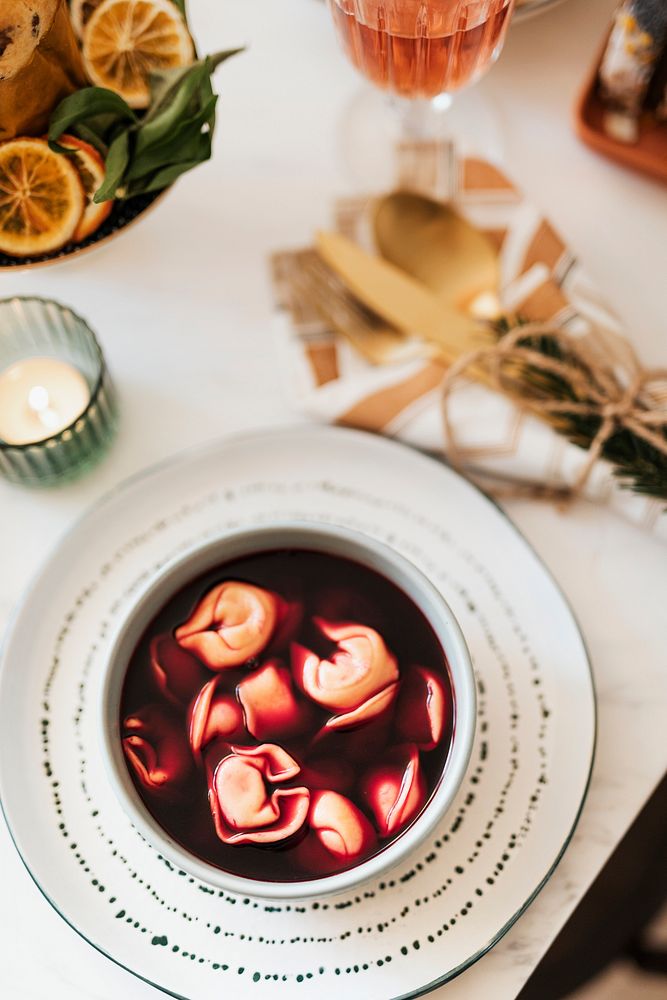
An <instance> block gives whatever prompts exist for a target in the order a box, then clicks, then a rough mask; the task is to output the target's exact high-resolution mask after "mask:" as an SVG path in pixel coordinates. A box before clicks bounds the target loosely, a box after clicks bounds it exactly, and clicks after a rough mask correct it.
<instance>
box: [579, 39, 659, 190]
mask: <svg viewBox="0 0 667 1000" xmlns="http://www.w3.org/2000/svg"><path fill="white" fill-rule="evenodd" d="M607 38H608V36H607ZM607 38H606V39H605V44H604V46H603V48H602V51H601V53H600V55H599V57H598V59H597V60H596V61H595V64H594V67H593V70H592V72H591V74H590V77H589V78H588V79H587V81H586V84H585V86H584V88H583V90H582V91H581V94H580V96H579V100H578V102H577V106H576V113H575V127H576V130H577V134H578V135H579V137H580V138H581V139H582V140H583V141H584V142H585V143H586V145H588V146H590V147H591V149H594V150H595V151H596V152H598V153H601V154H602V155H603V156H607V157H609V159H611V160H616V161H617V163H622V164H623V166H626V167H630V168H632V169H633V170H639V171H641V173H644V174H648V175H649V176H651V177H654V178H657V180H660V181H662V182H663V183H665V184H667V122H658V121H656V120H655V118H654V117H653V116H652V115H650V114H648V113H647V114H645V115H643V116H642V118H641V120H640V124H639V140H638V142H636V143H633V144H629V143H624V142H618V141H617V140H616V139H612V137H611V136H610V135H607V133H606V131H605V128H604V115H605V113H606V111H607V108H606V106H605V105H604V104H603V102H602V101H601V99H600V95H599V93H598V73H599V70H600V64H601V62H602V57H603V55H604V52H605V50H606V46H607Z"/></svg>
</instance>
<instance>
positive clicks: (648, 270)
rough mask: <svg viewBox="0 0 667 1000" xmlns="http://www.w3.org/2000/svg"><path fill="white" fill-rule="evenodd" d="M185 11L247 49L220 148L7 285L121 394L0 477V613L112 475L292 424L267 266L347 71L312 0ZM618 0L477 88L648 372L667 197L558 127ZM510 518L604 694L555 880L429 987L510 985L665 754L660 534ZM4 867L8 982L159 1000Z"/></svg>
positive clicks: (563, 18)
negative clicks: (558, 593) (87, 247)
mask: <svg viewBox="0 0 667 1000" xmlns="http://www.w3.org/2000/svg"><path fill="white" fill-rule="evenodd" d="M190 7H191V18H192V21H193V25H194V31H195V34H196V36H197V37H198V38H199V40H200V43H201V45H202V47H204V48H207V49H213V48H216V47H220V48H221V47H226V46H227V45H229V44H233V43H237V42H239V41H241V42H248V43H249V44H250V49H249V51H248V53H247V54H246V55H245V56H244V57H243V58H240V59H238V60H236V61H234V62H233V63H230V64H229V65H228V66H226V67H224V68H223V70H221V71H220V73H219V81H218V82H219V87H220V90H221V92H222V97H221V102H220V118H219V131H218V135H217V152H216V157H215V160H214V161H213V162H212V163H210V164H207V165H206V166H204V167H202V168H200V169H199V170H197V171H196V172H195V173H193V174H192V175H190V176H188V177H186V178H185V179H184V180H183V181H182V182H181V183H179V185H178V186H177V188H176V190H175V191H174V192H173V193H172V194H171V195H170V196H169V197H168V198H167V199H166V200H165V201H164V203H163V205H162V206H161V207H160V210H159V211H156V212H155V213H153V214H152V215H150V216H149V217H148V218H147V219H146V220H145V221H144V222H142V224H141V225H139V226H138V227H137V228H136V229H134V230H133V232H132V233H131V234H130V235H128V236H127V238H124V239H120V240H117V241H116V242H114V243H112V244H111V245H110V246H109V247H107V248H106V249H103V250H100V251H99V252H96V253H94V254H92V255H90V256H86V257H83V258H81V259H80V260H77V261H72V262H70V263H68V264H65V265H62V266H59V267H56V268H49V269H46V270H36V271H30V272H26V273H21V274H3V275H2V276H0V296H3V297H4V296H8V295H13V294H30V293H32V294H39V295H43V296H51V297H54V298H57V299H59V300H61V301H64V302H67V303H70V304H72V305H73V306H75V308H76V309H77V310H78V311H80V312H81V313H82V314H83V315H85V316H87V317H88V318H89V319H90V321H91V323H92V324H93V326H94V327H95V328H96V329H97V331H98V333H99V335H100V338H101V340H102V343H103V345H104V348H105V351H106V354H107V358H108V361H109V364H110V367H111V369H112V371H113V373H114V375H115V378H116V381H117V384H118V386H119V389H120V394H121V399H122V408H123V422H122V427H121V430H120V434H119V437H118V441H117V443H116V444H115V446H114V449H113V451H112V452H111V454H110V455H109V456H108V458H107V459H106V460H105V462H104V463H103V464H102V465H100V466H99V467H98V468H97V469H96V470H95V471H94V472H93V473H92V474H90V475H89V476H88V477H87V478H85V479H84V480H82V481H80V482H79V483H77V484H74V485H71V486H68V487H65V488H62V489H59V490H51V491H48V492H25V491H22V490H19V489H17V488H14V487H11V486H9V485H7V484H6V483H0V552H1V553H2V555H1V557H0V626H2V624H4V621H6V618H7V615H8V614H9V612H10V609H11V607H12V605H13V604H14V603H15V602H16V601H17V600H18V599H19V596H20V594H21V592H22V590H23V588H24V587H25V585H26V584H27V583H28V581H29V579H30V578H31V577H32V575H33V574H34V573H35V572H37V570H38V568H39V565H40V562H41V560H42V559H43V557H44V555H45V553H46V552H47V551H48V550H49V549H50V548H51V547H52V546H53V545H54V543H55V541H56V540H57V539H58V537H59V536H60V535H62V533H63V532H66V531H67V529H68V527H69V526H70V525H71V524H72V523H73V521H74V520H75V519H76V518H77V517H78V516H79V515H80V514H81V512H82V511H83V510H84V509H85V508H86V507H87V505H88V504H90V503H91V502H92V501H94V500H96V499H97V498H98V497H99V496H100V495H102V494H103V493H104V492H105V491H106V490H108V489H110V488H111V487H113V486H115V485H116V484H117V483H118V482H119V481H121V480H122V479H124V478H125V477H126V476H128V475H131V474H132V473H134V472H137V471H138V470H140V469H142V468H143V467H145V466H146V465H148V464H150V463H153V462H155V461H157V460H159V459H161V458H163V457H164V456H167V455H170V454H172V453H174V452H176V451H178V450H180V449H183V448H187V447H189V446H191V445H196V444H198V443H200V442H203V441H208V440H211V439H213V438H215V437H218V436H220V435H223V434H225V433H227V432H232V431H238V430H242V429H244V430H245V429H249V428H253V427H265V426H268V425H279V424H280V423H287V422H290V423H291V422H294V420H295V419H296V415H295V413H294V410H293V405H292V403H291V400H290V399H289V398H286V397H285V394H284V390H283V387H282V385H281V382H280V380H279V378H278V377H277V375H276V354H275V345H274V343H273V336H272V333H273V330H272V316H271V298H270V290H269V284H268V280H267V269H266V257H267V254H268V253H269V251H270V250H272V249H274V248H277V247H282V246H289V245H295V246H298V245H301V244H304V243H305V242H307V241H308V240H309V238H310V236H311V234H312V232H313V229H314V228H315V226H317V225H318V224H322V223H325V222H326V221H327V218H328V215H327V211H328V205H329V204H330V202H331V200H332V198H333V196H334V195H336V194H339V193H345V192H346V191H349V185H348V181H347V180H346V175H345V169H344V165H343V163H342V161H341V156H340V152H339V150H340V144H339V136H338V128H339V124H340V121H341V117H342V115H343V113H344V110H345V107H346V103H347V102H349V101H351V100H352V99H353V98H354V95H355V94H356V93H357V91H358V87H359V83H358V81H357V79H356V77H355V76H354V74H353V72H352V70H351V69H350V68H349V67H348V66H347V65H346V63H345V61H344V60H343V58H342V57H341V55H340V53H339V52H338V50H337V47H336V44H335V40H334V38H333V34H332V31H331V26H330V24H329V22H328V17H327V13H326V11H325V9H324V7H323V5H321V4H318V3H315V2H314V0H280V3H278V2H277V0H191V2H190ZM613 7H614V0H569V2H568V3H565V4H563V5H562V6H559V7H557V8H554V9H553V10H552V11H550V12H548V13H546V14H545V15H544V16H542V17H539V18H535V19H534V20H531V21H529V22H527V23H525V24H521V25H517V26H515V27H514V28H513V30H512V33H511V38H510V39H509V42H508V45H507V49H506V52H505V55H504V56H503V58H502V59H501V61H500V63H499V64H498V65H497V67H496V68H495V69H494V70H493V71H492V73H491V74H490V75H489V77H488V78H487V79H486V80H485V81H483V83H482V84H481V85H480V88H481V92H482V94H483V95H485V96H487V97H488V99H489V100H490V101H492V102H493V103H494V104H495V106H496V111H497V113H498V115H499V120H500V123H501V127H502V129H503V132H504V140H505V165H506V169H507V170H508V171H509V172H511V173H512V174H513V175H514V176H515V178H516V179H517V180H518V182H519V183H520V184H522V185H523V186H524V188H525V189H526V190H527V191H528V193H529V195H530V197H531V198H532V199H533V200H534V201H535V202H536V203H537V204H538V205H539V206H541V207H542V208H543V209H544V210H546V211H547V212H548V214H549V215H550V216H551V217H552V219H553V220H554V221H555V222H556V224H557V226H558V227H559V228H560V229H561V231H562V232H563V233H564V235H565V237H566V239H567V240H568V242H569V243H570V245H571V246H572V247H574V248H576V249H577V250H578V252H579V253H580V254H581V255H582V257H583V258H584V260H585V261H586V262H587V265H588V269H589V270H590V271H591V273H592V275H593V277H594V278H595V279H596V281H597V283H598V285H599V286H600V287H601V288H602V289H603V290H604V291H605V293H606V294H607V296H608V298H609V300H610V302H611V304H612V305H613V306H614V307H615V309H616V310H617V311H618V313H619V314H620V315H621V317H622V319H623V321H624V322H625V324H626V326H627V328H628V330H629V332H630V334H631V336H632V339H633V341H634V342H635V344H636V345H637V347H638V349H639V351H640V353H641V355H642V357H643V358H644V359H645V361H646V362H647V363H649V364H656V365H657V364H660V363H661V364H663V365H664V363H665V354H666V351H667V341H666V340H665V322H664V304H665V303H664V294H665V292H664V270H663V269H664V247H665V243H666V241H667V198H666V196H665V191H664V189H661V188H659V187H658V186H656V185H654V184H652V183H650V182H648V181H645V180H642V179H641V178H639V177H637V176H634V175H632V174H630V173H626V172H624V171H622V170H621V169H619V168H617V167H615V166H613V165H612V164H609V163H607V162H605V161H603V160H600V159H598V158H597V157H596V156H595V155H594V154H592V153H590V152H588V151H587V150H586V149H585V148H584V147H582V146H581V145H580V144H579V142H578V141H577V139H576V138H575V137H574V135H573V132H572V129H571V118H572V106H573V100H574V97H575V94H576V91H577V88H578V87H579V85H580V83H581V80H582V79H583V77H584V76H585V74H586V73H587V72H588V67H589V63H590V60H591V58H592V54H593V52H594V51H595V49H596V47H597V45H598V44H599V38H600V37H601V35H602V32H603V31H604V29H605V24H606V20H607V18H608V16H609V13H610V11H611V9H612V8H613ZM507 509H508V512H509V514H510V516H511V517H512V518H513V519H514V520H515V521H516V523H517V524H518V525H519V527H520V528H521V530H522V531H523V532H524V533H525V534H526V535H527V536H528V538H529V540H530V541H531V542H532V544H533V545H534V546H535V548H536V549H537V551H538V552H539V554H540V556H541V557H542V558H543V559H544V561H545V562H546V564H547V565H548V566H549V568H550V569H551V570H552V572H553V573H554V575H555V577H556V578H557V580H558V581H559V583H560V585H561V586H562V588H563V590H564V591H565V593H566V595H567V597H568V598H569V600H570V601H571V603H572V605H573V607H574V608H575V610H576V613H577V616H578V618H579V620H580V623H581V627H582V630H583V633H584V635H585V638H586V641H587V643H588V645H589V648H590V651H591V656H592V661H593V668H594V672H595V680H596V684H597V688H598V692H599V703H600V735H599V750H598V756H597V762H596V766H595V772H594V779H593V783H592V787H591V791H590V795H589V798H588V802H587V804H586V807H585V810H584V814H583V817H582V820H581V823H580V826H579V829H578V832H577V834H576V836H575V838H574V841H573V843H572V844H571V846H570V848H569V849H568V851H567V853H566V855H565V858H564V860H563V862H562V863H561V865H560V867H559V869H558V871H557V873H556V874H555V876H554V877H553V878H552V879H551V881H550V883H549V884H548V886H547V887H546V889H545V890H544V891H543V892H542V894H541V895H540V896H539V898H538V900H537V901H536V902H535V903H534V904H533V906H532V907H531V908H530V909H529V911H528V912H527V913H526V914H525V915H524V916H523V918H522V919H521V920H520V921H519V922H518V924H517V925H516V926H515V927H514V929H513V930H512V931H511V932H510V933H509V934H508V935H507V937H506V938H505V939H504V940H503V941H502V942H501V944H499V945H498V946H497V947H496V948H495V949H494V950H493V951H492V952H491V953H490V954H489V955H488V956H487V957H485V958H484V959H483V960H482V961H481V962H479V963H478V964H477V966H475V967H474V968H473V969H471V970H469V971H468V972H467V973H465V974H464V975H463V976H461V977H460V978H459V979H458V980H456V981H455V982H454V983H452V984H450V985H449V986H447V987H445V988H444V989H442V990H441V991H440V992H438V993H437V994H434V995H437V996H442V997H445V996H446V997H447V1000H463V998H466V1000H468V998H470V1000H472V998H479V997H483V996H486V997H489V996H493V998H494V1000H505V998H510V997H514V996H516V994H517V993H518V992H519V990H520V988H521V986H522V985H523V983H524V982H525V981H526V979H527V978H528V976H529V975H530V973H531V971H532V970H533V969H534V968H535V966H536V965H537V963H538V962H539V959H540V957H541V956H542V955H543V954H544V952H545V951H546V950H547V948H548V946H549V944H550V942H551V941H552V940H553V938H554V937H555V935H556V934H557V933H558V931H559V930H560V928H561V927H562V926H563V924H564V923H565V921H566V920H567V917H568V915H569V914H570V913H571V912H572V910H573V908H574V907H575V906H576V904H577V902H578V901H579V900H580V899H581V898H582V896H583V895H584V894H585V893H586V890H587V888H588V887H589V886H590V884H591V882H592V881H593V879H594V878H595V876H596V874H597V873H598V872H599V870H600V868H601V867H602V865H603V864H604V863H605V861H606V860H607V858H608V857H609V855H610V853H611V852H612V850H613V848H614V847H615V845H616V844H617V843H618V841H619V840H620V838H621V837H622V835H623V833H624V832H625V830H626V829H627V827H628V825H629V824H630V823H631V822H632V820H633V819H634V818H635V816H636V815H637V813H638V812H639V811H640V809H641V808H642V805H643V803H644V802H645V801H646V799H647V797H648V796H649V795H650V793H651V792H652V790H653V789H654V787H655V785H656V783H657V781H658V780H659V779H660V778H661V776H662V775H663V773H664V771H665V767H666V766H667V742H666V741H665V736H664V733H665V717H666V715H665V713H666V710H667V671H666V670H665V665H666V664H665V649H667V617H666V616H665V611H664V608H665V598H666V597H667V558H666V556H667V550H666V549H665V547H664V545H663V544H661V543H659V542H656V541H655V539H653V538H651V537H650V536H648V535H645V534H643V533H642V532H641V531H640V530H639V529H636V528H634V527H633V526H631V525H629V524H626V523H624V522H623V521H620V520H618V519H617V518H616V517H615V516H614V515H612V514H610V513H609V512H607V511H604V510H600V509H594V508H593V507H591V506H589V505H586V504H580V505H577V506H576V508H575V509H573V510H571V511H570V512H569V513H567V514H566V515H563V514H560V513H558V512H557V511H555V510H554V509H553V508H551V507H549V506H540V505H539V504H534V503H528V502H518V501H515V502H511V503H509V504H508V505H507ZM573 739H576V733H573ZM0 740H1V734H0ZM1 751H2V753H9V754H11V752H12V748H11V746H6V745H4V744H2V746H1ZM16 766H17V767H20V761H17V762H16ZM0 868H1V870H2V874H3V877H2V892H1V893H0V970H1V971H0V992H1V993H2V995H3V996H5V997H11V998H12V1000H33V998H34V1000H37V998H39V1000H42V998H44V997H45V996H49V998H50V1000H116V998H117V997H118V996H121V995H122V996H123V997H125V998H126V1000H139V998H149V997H155V996H157V993H156V991H155V990H153V989H152V988H151V987H149V986H147V985H145V984H144V983H142V982H140V981H139V980H137V979H134V978H133V977H132V976H131V975H129V974H128V973H126V972H124V971H123V970H121V969H119V968H117V967H115V966H114V965H113V964H111V963H110V962H108V961H107V960H106V959H104V958H103V957H102V956H100V955H99V954H97V953H96V952H95V951H93V949H92V948H90V947H89V946H88V945H87V944H86V943H85V942H84V941H83V940H81V939H80V938H79V937H77V935H76V934H75V933H73V932H72V931H71V930H70V929H69V927H67V926H66V925H65V924H64V922H62V921H61V920H60V918H59V917H58V916H57V915H56V914H55V912H54V911H53V910H52V909H51V908H50V907H49V906H48V904H47V903H46V902H45V901H44V900H43V899H42V897H41V896H40V894H39V892H38V890H37V889H36V887H35V886H34V885H33V883H32V881H31V880H30V878H29V877H28V875H27V873H26V872H25V870H24V868H23V866H22V865H21V862H20V861H19V859H18V856H17V855H16V853H15V851H14V849H13V847H12V844H11V841H10V839H9V836H8V834H7V831H6V830H5V828H4V825H0ZM378 1000H384V998H378ZM387 1000H388V998H387Z"/></svg>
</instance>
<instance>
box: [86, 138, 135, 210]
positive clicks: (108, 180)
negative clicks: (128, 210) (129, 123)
mask: <svg viewBox="0 0 667 1000" xmlns="http://www.w3.org/2000/svg"><path fill="white" fill-rule="evenodd" d="M129 161H130V133H129V132H127V131H125V132H121V133H120V135H118V136H117V137H116V138H115V139H114V141H113V142H112V143H111V146H110V147H109V155H108V156H107V159H106V163H105V165H104V166H105V174H104V181H103V182H102V185H101V187H99V188H98V189H97V191H96V192H95V197H94V198H93V201H94V202H95V203H96V204H99V203H100V202H101V201H110V200H111V199H112V198H118V197H122V195H121V193H120V191H119V187H120V185H121V182H122V180H123V177H124V175H125V170H126V168H127V165H128V163H129Z"/></svg>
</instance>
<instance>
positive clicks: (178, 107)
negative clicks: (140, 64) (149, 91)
mask: <svg viewBox="0 0 667 1000" xmlns="http://www.w3.org/2000/svg"><path fill="white" fill-rule="evenodd" d="M204 80H208V73H207V72H206V67H205V65H204V64H203V63H195V64H194V65H193V66H191V67H190V69H189V70H188V71H187V73H185V74H183V75H182V76H181V78H180V80H179V82H178V85H177V86H176V87H175V88H172V90H171V91H170V95H169V100H165V101H163V103H162V109H161V110H160V111H159V113H157V114H151V115H150V116H146V119H145V120H144V121H143V122H142V124H141V127H140V129H139V134H138V135H137V155H139V154H141V153H143V152H144V151H145V150H146V149H147V148H148V147H149V146H151V145H152V144H154V143H159V142H161V141H162V139H163V138H164V137H165V136H167V135H168V134H169V133H170V132H171V131H172V130H173V128H174V127H175V125H176V124H177V123H178V122H179V121H180V120H181V119H182V118H183V117H184V116H187V115H188V114H189V113H190V112H191V104H192V103H193V100H196V98H197V96H198V93H199V91H200V89H201V86H202V83H203V82H204Z"/></svg>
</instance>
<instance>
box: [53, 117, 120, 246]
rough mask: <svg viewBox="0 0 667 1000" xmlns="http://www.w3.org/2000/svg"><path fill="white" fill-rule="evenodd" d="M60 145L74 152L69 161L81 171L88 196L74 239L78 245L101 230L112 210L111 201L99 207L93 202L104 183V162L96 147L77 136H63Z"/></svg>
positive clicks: (59, 141) (102, 203) (59, 140)
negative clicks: (97, 230)
mask: <svg viewBox="0 0 667 1000" xmlns="http://www.w3.org/2000/svg"><path fill="white" fill-rule="evenodd" d="M58 145H59V146H64V147H65V149H71V150H73V151H74V152H73V155H72V156H71V157H69V159H71V160H72V161H73V163H74V165H75V167H76V169H77V170H78V171H79V175H80V177H81V183H82V184H83V190H84V191H85V194H86V207H85V209H84V212H83V215H82V216H81V221H80V222H79V225H78V226H77V227H76V230H75V232H74V236H73V237H72V239H73V240H74V241H75V242H76V243H80V242H81V240H85V239H86V237H87V236H90V235H91V234H92V233H94V232H95V230H96V229H99V227H100V226H101V225H102V223H103V222H104V220H105V219H106V218H107V217H108V215H109V212H110V211H111V208H112V202H111V201H103V202H101V203H100V204H99V205H96V204H95V202H94V201H93V195H94V194H95V192H96V191H97V189H98V188H99V187H101V185H102V182H103V181H104V160H103V159H102V157H101V156H100V154H99V153H98V152H97V150H96V149H95V147H94V146H91V145H90V143H88V142H84V141H83V139H79V138H78V137H77V136H75V135H61V137H60V138H59V139H58Z"/></svg>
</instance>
